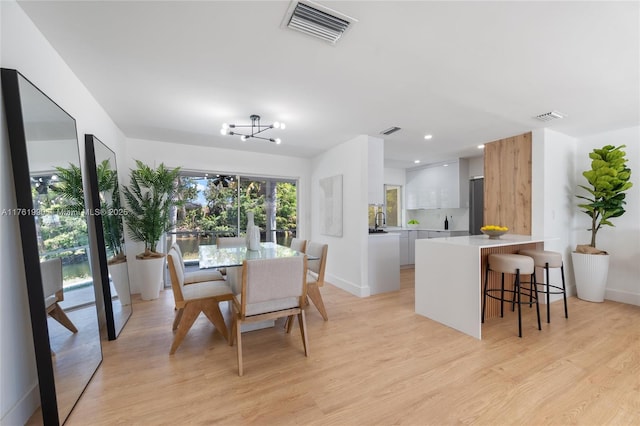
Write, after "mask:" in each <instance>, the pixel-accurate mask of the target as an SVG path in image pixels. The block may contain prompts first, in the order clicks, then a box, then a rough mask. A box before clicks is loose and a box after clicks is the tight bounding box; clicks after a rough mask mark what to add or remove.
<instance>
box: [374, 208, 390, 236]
mask: <svg viewBox="0 0 640 426" xmlns="http://www.w3.org/2000/svg"><path fill="white" fill-rule="evenodd" d="M380 215H382V224H380V225H378V218H379V217H380ZM386 223H387V218H386V216H385V215H384V212H382V211H379V212H377V213H376V217H375V230H376V231H377V230H378V227H379V226H382V225H385V224H386Z"/></svg>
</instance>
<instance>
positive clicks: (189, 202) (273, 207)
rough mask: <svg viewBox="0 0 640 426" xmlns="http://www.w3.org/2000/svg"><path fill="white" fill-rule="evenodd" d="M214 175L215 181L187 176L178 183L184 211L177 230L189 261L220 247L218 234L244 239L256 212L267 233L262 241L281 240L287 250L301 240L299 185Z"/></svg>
mask: <svg viewBox="0 0 640 426" xmlns="http://www.w3.org/2000/svg"><path fill="white" fill-rule="evenodd" d="M212 176H215V177H197V176H195V177H194V176H188V175H183V176H181V177H180V178H179V180H178V183H177V188H178V195H177V196H178V197H179V198H180V200H182V201H183V206H184V207H183V209H182V211H178V212H177V216H178V221H177V228H176V231H177V234H178V242H179V243H180V245H181V248H182V249H183V254H184V255H185V258H190V257H197V246H198V245H199V244H214V243H215V235H219V236H233V235H241V234H242V233H243V232H244V230H245V229H246V226H247V212H249V211H251V212H253V213H254V223H255V224H256V226H258V227H259V228H260V229H261V231H262V241H270V240H272V239H273V236H274V235H275V239H276V241H277V242H278V243H279V244H285V245H286V244H287V243H288V241H289V240H290V238H292V237H293V236H295V232H296V228H297V189H296V184H295V183H294V182H291V181H280V180H273V179H266V178H249V177H242V176H241V177H237V176H222V177H221V176H219V175H215V174H214V175H212ZM238 215H239V216H238ZM276 231H277V232H276ZM203 239H204V240H203ZM189 253H190V255H189Z"/></svg>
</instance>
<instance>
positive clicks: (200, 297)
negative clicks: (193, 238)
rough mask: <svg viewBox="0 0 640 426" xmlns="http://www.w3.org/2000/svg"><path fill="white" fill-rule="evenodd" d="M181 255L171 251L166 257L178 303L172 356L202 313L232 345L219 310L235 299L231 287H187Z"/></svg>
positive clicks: (201, 284)
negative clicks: (228, 301)
mask: <svg viewBox="0 0 640 426" xmlns="http://www.w3.org/2000/svg"><path fill="white" fill-rule="evenodd" d="M179 259H180V257H179V255H178V253H177V252H176V250H174V249H173V248H171V249H170V250H169V254H168V255H167V263H168V264H169V273H170V275H171V288H172V289H173V297H174V300H175V304H176V316H175V319H174V320H173V331H175V332H176V334H175V336H174V338H173V343H172V344H171V350H170V351H169V354H170V355H173V354H174V353H175V352H176V349H178V346H180V343H182V341H183V340H184V338H185V336H186V335H187V333H188V332H189V329H190V328H191V326H192V325H193V323H194V322H195V320H196V318H198V316H199V315H200V313H201V312H203V313H204V314H205V315H206V316H207V318H209V321H211V323H212V324H213V325H214V326H215V328H216V329H217V330H218V331H219V332H220V334H222V336H224V338H225V339H226V340H227V341H228V342H229V344H232V342H231V340H230V339H229V331H228V328H227V325H226V323H225V322H224V317H223V316H222V312H221V311H220V306H219V304H220V302H222V301H225V300H233V293H232V291H231V288H230V287H229V286H228V285H227V283H226V282H225V281H220V280H216V281H202V282H197V283H193V284H190V285H184V274H183V270H182V268H181V267H180V265H179Z"/></svg>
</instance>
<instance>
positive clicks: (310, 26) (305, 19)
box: [283, 1, 357, 44]
mask: <svg viewBox="0 0 640 426" xmlns="http://www.w3.org/2000/svg"><path fill="white" fill-rule="evenodd" d="M354 22H357V21H356V20H355V19H353V18H350V17H348V16H346V15H343V14H341V13H339V12H336V11H334V10H332V9H329V8H326V7H324V6H321V5H319V4H315V3H313V2H310V1H305V2H301V1H294V2H293V3H292V6H291V7H289V10H288V11H287V14H286V15H285V20H284V22H283V24H284V26H286V27H287V28H290V29H292V30H296V31H300V32H302V33H305V34H307V35H310V36H312V37H316V38H319V39H321V40H324V41H327V42H329V43H331V44H335V43H336V42H337V41H338V40H340V38H341V37H342V36H343V35H344V33H345V31H347V29H348V28H349V26H350V25H351V24H352V23H354Z"/></svg>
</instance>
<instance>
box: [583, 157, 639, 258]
mask: <svg viewBox="0 0 640 426" xmlns="http://www.w3.org/2000/svg"><path fill="white" fill-rule="evenodd" d="M622 148H625V145H620V146H618V147H614V146H613V145H605V146H604V147H602V148H600V149H597V148H596V149H594V150H593V151H592V152H591V153H589V158H591V169H590V170H586V171H584V172H583V173H582V175H583V176H584V177H585V178H586V179H587V182H588V183H589V186H587V185H578V186H579V187H580V188H582V189H584V190H586V191H587V192H588V193H589V194H590V195H589V196H582V195H577V197H578V198H580V199H582V200H585V201H586V202H583V203H581V204H578V207H580V208H581V209H582V211H583V212H584V213H585V214H586V215H587V216H589V218H591V228H588V230H589V231H591V243H590V244H589V245H590V246H591V247H593V248H595V247H596V234H597V233H598V231H599V230H600V228H601V227H603V226H615V225H614V224H613V223H612V222H611V219H613V218H616V217H620V216H622V215H623V214H624V213H625V209H624V205H625V204H626V201H625V196H626V194H625V193H624V192H625V191H627V190H628V189H629V188H631V187H632V186H633V184H632V183H631V182H630V181H629V179H630V178H631V170H630V169H629V168H628V167H627V165H626V163H627V161H628V160H627V158H626V157H625V156H626V152H625V151H623V150H622Z"/></svg>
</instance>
